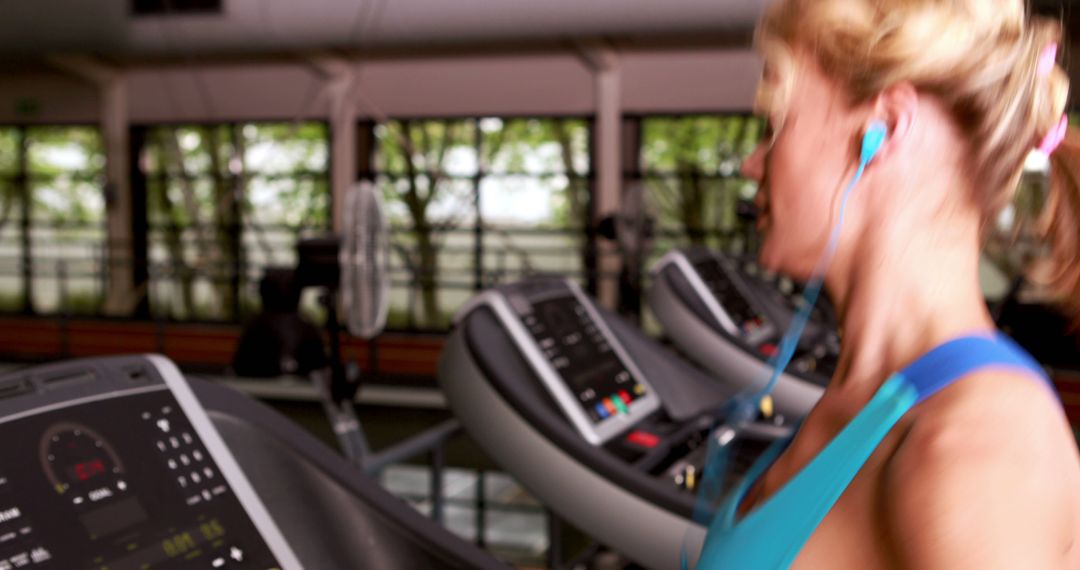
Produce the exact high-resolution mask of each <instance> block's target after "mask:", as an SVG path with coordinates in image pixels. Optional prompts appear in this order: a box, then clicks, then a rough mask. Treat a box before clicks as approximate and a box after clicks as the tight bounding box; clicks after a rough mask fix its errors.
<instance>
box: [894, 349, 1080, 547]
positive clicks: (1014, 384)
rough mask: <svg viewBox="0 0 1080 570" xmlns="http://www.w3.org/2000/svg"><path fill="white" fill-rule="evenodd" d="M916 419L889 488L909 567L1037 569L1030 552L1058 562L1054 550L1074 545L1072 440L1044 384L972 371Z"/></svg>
mask: <svg viewBox="0 0 1080 570" xmlns="http://www.w3.org/2000/svg"><path fill="white" fill-rule="evenodd" d="M913 412H915V417H914V418H913V419H912V421H911V423H910V428H909V429H908V431H907V433H906V434H905V436H904V439H903V442H902V443H901V444H900V446H899V447H898V448H897V451H896V453H895V454H894V455H893V457H892V459H891V461H890V463H889V466H888V477H887V483H886V485H887V486H888V489H887V494H886V496H887V497H888V510H889V518H890V523H891V526H892V528H895V529H896V531H897V538H898V540H899V542H900V543H901V545H898V547H899V548H900V550H901V552H904V553H906V555H907V556H910V557H912V558H913V559H912V560H911V562H912V563H913V564H912V565H914V566H918V567H924V566H926V567H936V566H938V565H947V564H953V565H954V566H956V565H959V566H962V567H968V566H973V567H974V566H983V565H988V566H991V567H1010V566H1011V564H1010V562H1018V563H1019V562H1022V564H1020V565H1021V566H1024V567H1041V565H1040V564H1038V563H1036V562H1038V560H1032V559H1031V558H1030V556H1031V555H1032V552H1033V550H1032V549H1033V548H1036V547H1038V548H1040V549H1042V551H1043V552H1048V553H1051V554H1052V553H1053V552H1055V551H1057V552H1059V553H1060V550H1058V549H1056V548H1055V547H1054V545H1056V544H1058V543H1059V542H1061V541H1066V542H1068V541H1070V540H1071V539H1072V538H1076V534H1077V528H1078V527H1077V523H1078V521H1080V519H1078V517H1080V494H1078V489H1080V461H1078V457H1077V451H1076V441H1075V439H1074V438H1073V436H1072V432H1071V430H1070V429H1069V427H1068V424H1067V422H1066V421H1065V419H1064V417H1063V415H1062V412H1061V408H1060V406H1059V405H1058V404H1057V401H1056V399H1055V397H1054V396H1053V394H1052V393H1051V392H1050V390H1048V389H1047V384H1045V382H1044V381H1043V380H1041V379H1038V378H1036V377H1034V376H1032V375H1030V374H1024V373H1018V372H1010V371H999V370H989V371H981V372H976V373H973V374H970V375H969V376H967V377H965V378H963V379H961V380H960V381H958V382H956V383H955V384H953V385H952V386H950V387H949V388H947V389H945V390H943V391H942V392H941V393H939V394H938V395H936V396H934V397H932V398H930V399H928V400H927V401H926V402H924V403H923V404H921V405H919V406H918V407H917V408H915V409H914V410H913ZM1025 545H1026V546H1025ZM1028 547H1030V548H1028ZM1018 553H1019V554H1018ZM1021 554H1022V555H1023V556H1027V558H1025V559H1023V560H1021ZM1011 556H1017V558H1016V559H1015V560H1014V559H1011V558H1010V557H1011ZM1045 562H1046V563H1047V564H1048V565H1047V566H1046V567H1055V566H1058V565H1059V562H1060V560H1058V561H1054V560H1052V559H1047V560H1046V561H1045ZM984 563H985V564H984Z"/></svg>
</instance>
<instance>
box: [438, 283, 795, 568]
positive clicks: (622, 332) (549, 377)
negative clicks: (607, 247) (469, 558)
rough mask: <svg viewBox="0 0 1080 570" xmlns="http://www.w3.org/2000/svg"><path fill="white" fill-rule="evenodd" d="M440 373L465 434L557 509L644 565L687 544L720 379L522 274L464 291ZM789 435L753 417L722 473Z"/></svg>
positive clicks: (591, 305)
mask: <svg viewBox="0 0 1080 570" xmlns="http://www.w3.org/2000/svg"><path fill="white" fill-rule="evenodd" d="M439 381H440V384H441V385H442V387H443V390H444V392H445V394H446V398H447V401H448V403H449V405H450V407H451V409H452V410H453V411H454V412H455V415H456V416H457V417H458V418H459V419H460V421H461V423H462V424H463V425H464V427H465V429H466V431H467V432H469V434H470V436H471V437H472V438H473V439H474V440H475V441H476V442H477V443H478V444H479V445H480V446H481V447H482V448H483V449H484V451H485V452H486V453H487V454H488V455H489V456H490V457H491V458H492V459H493V460H494V461H495V462H496V463H498V464H499V465H500V466H501V467H502V468H503V469H505V470H506V471H508V472H509V473H511V474H512V475H513V476H514V477H515V478H516V479H517V480H519V481H520V482H521V483H522V484H523V485H524V486H525V487H526V488H527V489H528V490H529V491H530V493H532V494H533V495H534V496H536V497H537V498H538V499H540V500H541V501H542V502H543V503H544V504H545V505H547V506H548V507H550V508H551V509H552V510H553V511H555V512H556V513H557V514H558V515H559V516H560V517H562V518H564V519H566V520H568V521H570V522H571V523H572V524H573V525H575V526H576V527H578V528H580V529H581V530H583V531H585V532H586V533H587V534H589V535H591V536H593V537H594V538H595V539H597V540H598V541H599V542H600V543H602V544H604V545H606V546H608V547H610V548H612V549H614V550H616V551H618V552H619V553H621V554H623V555H625V556H627V557H628V558H630V559H632V560H633V561H635V562H637V563H638V564H641V565H644V566H646V567H649V568H660V569H664V568H672V569H674V568H678V567H679V560H680V553H681V550H682V547H683V546H684V544H685V545H686V547H687V551H688V552H689V553H691V555H696V553H697V552H699V551H700V545H701V542H702V541H703V539H704V535H705V529H704V527H702V526H700V525H698V524H695V523H693V522H692V513H693V510H694V501H695V494H694V492H695V491H696V490H697V489H696V484H697V481H699V480H700V477H701V473H702V467H703V464H704V460H705V453H706V451H707V447H708V446H707V445H706V443H707V438H708V437H709V433H710V428H712V427H713V426H714V425H715V422H716V421H717V420H718V414H717V410H720V409H721V408H722V407H723V405H724V403H725V402H727V400H728V399H729V398H730V397H731V396H732V395H733V390H732V389H731V388H730V387H728V386H726V385H724V384H723V383H718V382H716V381H715V380H714V379H713V378H712V377H711V376H708V375H706V374H705V373H703V372H701V371H700V370H699V369H697V368H696V367H694V366H692V365H690V364H688V363H686V362H684V361H682V360H680V359H679V358H677V357H675V356H674V355H673V354H671V353H670V352H669V351H668V350H667V349H666V348H664V347H663V346H661V345H659V344H658V343H657V342H656V341H654V340H653V339H651V338H649V337H648V336H646V335H645V334H644V333H642V332H641V331H640V330H639V329H637V328H636V327H634V326H633V325H631V324H629V323H627V322H626V321H624V320H623V319H621V318H619V317H618V316H616V315H614V314H612V313H610V312H608V311H607V310H605V309H603V308H602V307H600V306H599V305H598V304H597V303H595V302H594V301H593V300H592V299H590V298H589V297H588V296H587V295H585V294H584V293H583V292H582V291H581V289H580V288H579V287H578V286H577V284H576V283H574V282H573V281H570V280H568V279H563V278H558V277H542V276H541V277H531V278H527V279H525V280H522V281H519V282H515V283H511V284H507V285H501V286H498V287H495V288H493V289H489V290H487V291H484V292H482V293H480V294H479V295H477V296H476V297H474V298H473V299H471V300H470V301H469V302H468V303H466V305H465V306H464V307H462V309H461V310H460V311H459V312H458V314H457V315H456V316H455V318H454V325H453V329H452V331H451V333H450V335H449V337H448V339H447V342H446V345H445V347H444V349H443V353H442V355H441V358H440V362H439ZM788 433H789V428H788V427H786V426H779V425H774V424H772V423H769V422H767V421H763V422H760V423H756V424H754V425H752V426H751V427H750V428H748V429H746V430H745V432H743V433H742V435H743V436H744V437H740V438H736V439H735V440H732V441H731V443H728V445H732V449H733V454H732V456H733V458H734V461H733V463H735V464H736V469H735V470H734V471H735V473H734V474H733V475H732V477H735V476H737V474H738V473H739V472H741V471H743V470H745V469H746V468H747V467H748V465H749V463H750V462H751V461H752V460H753V459H754V458H755V457H756V456H757V454H759V453H760V452H761V451H762V450H763V449H764V448H765V447H766V446H767V445H768V442H769V441H771V440H772V439H773V438H775V437H783V436H786V435H787V434H788ZM732 481H733V479H731V480H729V481H728V482H727V483H728V484H730V483H731V482H732ZM684 540H685V542H684Z"/></svg>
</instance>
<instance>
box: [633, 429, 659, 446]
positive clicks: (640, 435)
mask: <svg viewBox="0 0 1080 570" xmlns="http://www.w3.org/2000/svg"><path fill="white" fill-rule="evenodd" d="M626 441H629V442H630V443H633V444H635V445H640V446H641V447H648V448H649V449H652V448H654V447H656V446H657V445H658V444H659V443H660V438H659V437H657V435H656V434H653V433H649V432H647V431H641V430H634V431H632V432H630V433H629V434H627V436H626Z"/></svg>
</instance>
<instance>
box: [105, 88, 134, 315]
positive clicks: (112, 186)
mask: <svg viewBox="0 0 1080 570" xmlns="http://www.w3.org/2000/svg"><path fill="white" fill-rule="evenodd" d="M98 86H99V89H100V93H101V134H102V137H103V138H104V140H105V207H106V216H107V219H106V223H105V225H106V234H107V235H108V244H109V245H108V256H109V282H108V283H109V286H108V287H109V289H108V292H107V293H106V296H105V312H106V313H107V314H110V315H126V314H129V313H130V312H131V311H132V310H133V309H134V308H135V307H136V305H137V304H138V298H137V295H136V291H135V271H134V260H135V256H134V254H133V253H134V252H133V245H134V242H135V240H134V236H133V235H132V233H131V230H132V223H131V220H132V208H131V205H132V200H131V177H130V176H131V171H130V165H129V162H128V161H129V156H128V152H129V150H128V148H129V138H128V137H129V132H128V107H127V81H126V80H125V79H124V77H123V76H122V75H120V74H116V73H109V74H107V77H102V78H100V81H99V82H98Z"/></svg>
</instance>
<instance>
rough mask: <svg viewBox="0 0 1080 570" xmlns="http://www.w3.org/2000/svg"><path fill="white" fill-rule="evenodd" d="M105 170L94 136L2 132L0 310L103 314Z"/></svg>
mask: <svg viewBox="0 0 1080 570" xmlns="http://www.w3.org/2000/svg"><path fill="white" fill-rule="evenodd" d="M104 166H105V157H104V153H103V149H102V141H101V137H100V135H99V133H98V131H97V129H95V128H92V127H79V126H35V127H7V128H0V310H4V311H19V312H27V313H41V314H56V313H96V312H98V311H99V310H100V307H101V303H102V301H103V296H104V275H105V269H104V265H103V259H104V256H105V251H104V244H105V240H106V235H105V225H104V224H105V199H104V193H103V192H102V188H103V182H104V178H103V171H104Z"/></svg>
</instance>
